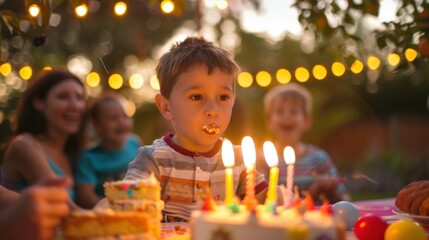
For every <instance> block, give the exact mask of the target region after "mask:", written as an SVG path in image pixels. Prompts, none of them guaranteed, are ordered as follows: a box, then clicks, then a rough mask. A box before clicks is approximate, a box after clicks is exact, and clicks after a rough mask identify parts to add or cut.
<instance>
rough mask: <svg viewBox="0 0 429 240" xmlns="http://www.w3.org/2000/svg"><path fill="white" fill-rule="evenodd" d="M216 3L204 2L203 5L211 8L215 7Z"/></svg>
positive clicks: (214, 1)
mask: <svg viewBox="0 0 429 240" xmlns="http://www.w3.org/2000/svg"><path fill="white" fill-rule="evenodd" d="M216 2H217V1H216V0H204V5H206V7H208V8H212V7H214V6H216Z"/></svg>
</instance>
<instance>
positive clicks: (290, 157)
mask: <svg viewBox="0 0 429 240" xmlns="http://www.w3.org/2000/svg"><path fill="white" fill-rule="evenodd" d="M283 156H284V158H285V162H286V164H288V165H289V164H294V163H295V152H294V151H293V148H292V147H290V146H287V147H285V149H284V150H283Z"/></svg>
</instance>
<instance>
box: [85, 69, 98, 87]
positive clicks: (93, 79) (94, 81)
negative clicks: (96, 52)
mask: <svg viewBox="0 0 429 240" xmlns="http://www.w3.org/2000/svg"><path fill="white" fill-rule="evenodd" d="M85 81H86V84H87V85H88V86H90V87H97V86H98V85H100V75H98V73H96V72H90V73H89V74H88V75H87V76H86V80H85Z"/></svg>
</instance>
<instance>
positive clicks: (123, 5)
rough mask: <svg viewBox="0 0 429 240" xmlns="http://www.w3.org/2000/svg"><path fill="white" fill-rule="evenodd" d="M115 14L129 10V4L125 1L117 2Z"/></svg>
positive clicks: (119, 14)
mask: <svg viewBox="0 0 429 240" xmlns="http://www.w3.org/2000/svg"><path fill="white" fill-rule="evenodd" d="M114 9H115V14H116V15H118V16H122V15H124V14H125V12H126V11H127V4H126V3H124V2H117V3H116V4H115V8H114Z"/></svg>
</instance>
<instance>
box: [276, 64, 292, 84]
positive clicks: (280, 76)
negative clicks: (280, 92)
mask: <svg viewBox="0 0 429 240" xmlns="http://www.w3.org/2000/svg"><path fill="white" fill-rule="evenodd" d="M276 78H277V82H279V83H281V84H286V83H288V82H290V80H291V79H292V74H290V72H289V71H288V70H287V69H284V68H280V69H279V70H277V73H276Z"/></svg>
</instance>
